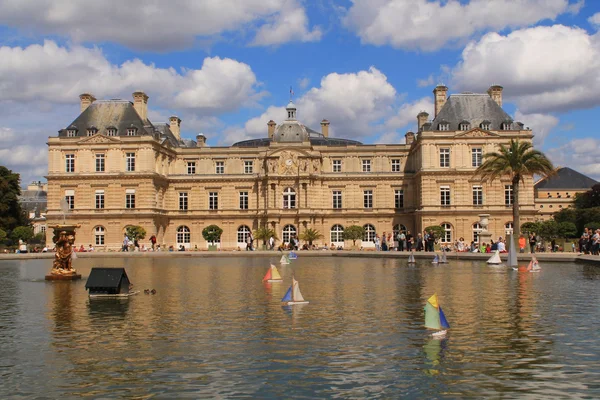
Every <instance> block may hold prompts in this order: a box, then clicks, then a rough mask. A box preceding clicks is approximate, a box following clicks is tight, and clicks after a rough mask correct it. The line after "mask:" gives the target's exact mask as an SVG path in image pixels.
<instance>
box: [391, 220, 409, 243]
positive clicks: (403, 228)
mask: <svg viewBox="0 0 600 400" xmlns="http://www.w3.org/2000/svg"><path fill="white" fill-rule="evenodd" d="M392 230H393V231H394V238H393V240H398V235H399V234H400V232H402V233H404V234H405V235H406V226H404V225H402V224H396V225H394V227H393V228H392Z"/></svg>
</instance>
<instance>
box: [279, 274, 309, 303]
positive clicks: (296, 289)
mask: <svg viewBox="0 0 600 400" xmlns="http://www.w3.org/2000/svg"><path fill="white" fill-rule="evenodd" d="M281 302H282V303H284V304H286V305H288V306H292V305H294V304H308V301H306V300H304V297H302V293H300V286H299V285H298V281H297V280H296V279H295V278H294V277H292V285H291V286H290V287H289V289H288V290H287V292H285V296H283V298H282V299H281Z"/></svg>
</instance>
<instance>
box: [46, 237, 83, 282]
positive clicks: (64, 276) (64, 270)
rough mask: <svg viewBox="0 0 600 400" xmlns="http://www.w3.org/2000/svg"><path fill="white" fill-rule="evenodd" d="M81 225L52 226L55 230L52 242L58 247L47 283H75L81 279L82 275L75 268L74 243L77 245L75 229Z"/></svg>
mask: <svg viewBox="0 0 600 400" xmlns="http://www.w3.org/2000/svg"><path fill="white" fill-rule="evenodd" d="M80 227H81V225H51V226H49V228H53V229H54V237H53V238H52V241H53V242H54V244H55V245H56V253H54V262H53V263H52V270H51V271H50V274H48V275H46V280H47V281H73V280H77V279H81V275H80V274H78V273H77V271H76V270H75V269H74V268H73V266H72V263H73V250H74V249H73V243H75V228H80Z"/></svg>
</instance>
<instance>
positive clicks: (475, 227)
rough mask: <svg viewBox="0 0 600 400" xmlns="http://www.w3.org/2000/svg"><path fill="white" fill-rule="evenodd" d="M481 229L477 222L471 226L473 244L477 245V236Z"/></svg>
mask: <svg viewBox="0 0 600 400" xmlns="http://www.w3.org/2000/svg"><path fill="white" fill-rule="evenodd" d="M482 230H483V229H482V228H481V224H480V223H479V222H475V223H474V224H473V241H474V242H475V243H479V234H480V233H481V231H482Z"/></svg>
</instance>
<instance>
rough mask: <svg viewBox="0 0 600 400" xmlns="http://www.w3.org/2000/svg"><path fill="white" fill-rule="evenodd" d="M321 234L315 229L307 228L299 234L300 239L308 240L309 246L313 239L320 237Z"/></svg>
mask: <svg viewBox="0 0 600 400" xmlns="http://www.w3.org/2000/svg"><path fill="white" fill-rule="evenodd" d="M322 237H323V235H321V232H319V231H318V230H316V229H312V228H308V229H306V230H305V231H304V232H302V233H301V234H300V239H302V240H304V241H305V242H308V245H309V246H312V242H313V240H317V239H321V238H322Z"/></svg>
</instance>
